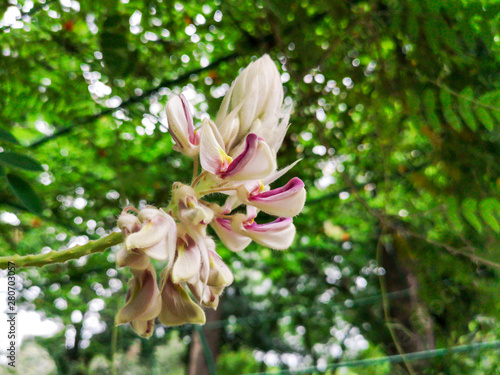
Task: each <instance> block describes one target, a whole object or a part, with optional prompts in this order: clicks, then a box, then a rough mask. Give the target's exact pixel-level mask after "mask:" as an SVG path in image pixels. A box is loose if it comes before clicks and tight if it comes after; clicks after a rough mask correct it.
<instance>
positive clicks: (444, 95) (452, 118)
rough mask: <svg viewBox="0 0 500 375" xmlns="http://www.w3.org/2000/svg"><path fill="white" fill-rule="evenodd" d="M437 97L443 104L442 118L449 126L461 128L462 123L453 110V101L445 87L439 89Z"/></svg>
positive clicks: (456, 128)
mask: <svg viewBox="0 0 500 375" xmlns="http://www.w3.org/2000/svg"><path fill="white" fill-rule="evenodd" d="M439 99H440V100H441V105H442V106H443V115H444V118H445V119H446V121H447V122H448V124H450V126H451V127H452V128H453V129H455V130H457V131H460V130H462V123H461V122H460V119H459V118H458V116H457V115H456V114H455V112H454V111H453V101H452V98H451V94H450V92H449V91H448V90H445V89H443V90H441V91H440V93H439Z"/></svg>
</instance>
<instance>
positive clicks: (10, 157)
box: [0, 152, 43, 172]
mask: <svg viewBox="0 0 500 375" xmlns="http://www.w3.org/2000/svg"><path fill="white" fill-rule="evenodd" d="M0 163H3V164H4V165H7V166H9V167H14V168H20V169H25V170H27V171H35V172H38V171H43V167H42V165H41V164H40V163H39V162H38V161H36V160H35V159H33V158H31V157H29V156H26V155H22V154H18V153H15V152H1V153H0Z"/></svg>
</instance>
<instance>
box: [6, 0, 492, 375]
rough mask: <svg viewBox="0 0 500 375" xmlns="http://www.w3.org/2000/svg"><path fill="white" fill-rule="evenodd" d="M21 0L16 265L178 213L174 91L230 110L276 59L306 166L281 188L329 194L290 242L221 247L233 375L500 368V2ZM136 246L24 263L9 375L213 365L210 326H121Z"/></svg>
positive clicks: (15, 88)
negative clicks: (244, 81) (118, 257)
mask: <svg viewBox="0 0 500 375" xmlns="http://www.w3.org/2000/svg"><path fill="white" fill-rule="evenodd" d="M0 7H1V15H0V19H1V21H0V52H1V54H0V151H1V152H0V181H1V184H0V187H1V188H0V255H4V256H5V255H12V254H21V255H24V254H36V253H41V252H47V251H49V250H59V249H63V248H67V247H71V246H75V245H78V244H84V243H86V242H87V241H89V240H91V239H96V238H100V237H103V236H106V235H107V233H109V232H110V231H112V230H113V228H115V226H116V218H117V215H118V214H119V213H120V211H121V208H122V207H124V206H125V205H127V204H133V205H136V206H138V205H144V204H146V202H147V203H151V204H154V205H156V206H165V205H166V203H167V202H168V199H169V196H170V189H171V185H172V183H173V182H174V181H189V180H190V178H191V173H192V172H191V171H192V165H191V160H189V159H188V158H185V157H183V156H182V155H181V154H179V153H176V152H174V151H173V150H172V145H173V141H172V139H171V137H170V135H169V134H168V132H167V122H166V118H165V114H164V112H163V109H164V105H165V103H166V101H167V99H168V98H169V97H170V96H171V95H173V94H179V93H181V92H182V93H183V94H184V95H185V96H186V98H187V99H188V100H189V102H190V103H191V104H192V106H193V108H194V109H195V118H196V122H197V123H198V124H199V123H201V119H202V118H204V117H210V118H215V115H216V113H217V110H218V107H219V105H220V103H221V101H222V98H223V96H224V94H225V93H226V91H227V89H228V88H229V85H230V84H231V82H232V80H233V79H234V78H236V76H237V74H238V72H239V71H240V69H242V68H243V67H245V66H246V65H247V64H248V63H249V62H251V61H252V60H255V59H256V58H258V57H260V56H262V55H263V54H265V53H268V54H269V55H270V56H271V58H272V59H273V60H274V61H275V62H276V64H277V67H278V69H279V70H280V73H281V77H282V82H283V85H284V88H285V97H286V99H285V102H286V104H293V106H294V112H293V114H292V117H291V126H290V130H289V132H288V134H287V137H286V139H285V141H284V144H283V146H282V148H281V150H280V153H279V158H278V163H279V166H280V167H283V166H286V165H288V164H290V163H291V162H293V161H294V160H296V159H298V158H302V161H301V162H300V163H299V164H298V165H297V166H296V167H295V168H294V169H293V170H292V171H291V172H290V173H289V174H288V175H287V176H285V177H284V178H282V179H281V180H280V181H278V182H277V183H276V186H281V185H283V183H285V182H286V181H288V178H290V177H291V176H294V175H295V176H298V177H300V178H301V179H302V180H303V181H304V182H305V183H306V188H307V191H308V198H307V202H306V207H305V209H304V211H303V213H302V214H301V215H300V216H298V217H297V218H296V220H295V224H296V226H297V236H296V239H295V243H294V245H293V246H292V247H291V248H290V249H289V250H287V251H281V252H280V251H273V250H269V249H266V248H262V247H260V246H258V245H256V244H252V245H251V246H250V247H249V248H247V249H246V250H245V251H244V252H241V253H232V252H230V251H228V250H227V249H224V248H223V246H222V245H221V244H220V243H218V245H219V247H218V251H219V253H220V254H221V255H222V257H223V259H224V261H225V262H226V263H227V264H228V265H229V266H230V268H231V269H232V270H233V272H234V274H235V282H234V284H233V285H232V286H231V287H229V288H227V289H226V292H225V294H224V296H223V298H222V300H221V304H220V307H219V309H218V310H217V311H216V312H210V313H209V315H208V320H209V322H208V324H207V325H206V326H205V328H204V332H205V336H204V337H205V338H206V341H207V344H208V346H209V347H210V349H211V353H212V355H213V360H214V361H213V362H214V367H215V368H216V370H217V373H218V374H235V375H239V374H251V373H258V372H271V373H294V372H295V371H297V370H304V373H327V374H342V375H345V374H407V373H409V374H498V373H499V372H500V365H499V361H498V350H497V351H495V349H491V348H490V349H484V350H481V351H478V350H474V348H477V347H476V346H474V345H476V344H480V343H491V342H496V340H498V339H499V338H500V324H499V318H500V314H499V304H500V300H499V298H498V295H499V293H500V283H499V282H498V277H499V269H500V253H499V244H500V236H499V233H500V215H499V210H500V201H499V189H500V174H499V170H500V164H499V162H498V160H499V156H500V149H499V147H498V146H499V144H500V132H499V123H500V75H499V72H500V61H499V58H500V54H499V52H500V30H499V18H500V17H499V10H500V3H498V2H497V1H489V0H482V1H479V0H461V1H448V0H424V1H420V0H407V1H399V0H361V1H354V0H353V1H349V0H338V1H328V2H327V1H311V0H289V1H284V0H281V1H280V0H267V1H260V0H259V1H247V0H240V1H234V0H228V1H220V0H215V1H214V0H207V1H189V2H188V1H170V0H163V1H162V0H147V1H133V0H130V1H129V0H121V1H118V0H94V1H80V2H79V1H75V0H60V1H50V0H45V1H31V0H26V1H17V0H8V1H7V0H2V1H0ZM117 250H118V248H117V247H115V248H113V249H111V250H107V251H105V252H103V253H100V254H95V255H92V256H88V257H84V258H81V259H79V260H75V261H70V262H67V263H65V264H57V265H51V266H46V267H43V268H30V269H20V270H18V275H19V278H18V281H19V283H18V288H19V289H20V290H21V291H20V296H19V298H18V304H20V305H21V312H20V313H19V316H18V330H19V332H20V334H21V336H22V345H21V349H20V353H19V354H18V363H17V372H16V371H13V370H12V369H9V368H7V366H5V365H6V358H5V356H2V357H1V359H0V362H1V365H0V373H2V374H4V373H5V374H11V373H12V374H17V373H18V374H37V375H45V374H64V375H66V374H69V375H73V374H110V373H111V364H110V363H111V357H112V356H113V352H114V355H115V360H116V363H117V370H118V372H119V373H120V374H174V375H182V374H188V375H199V374H201V375H205V374H208V373H210V374H213V369H212V368H211V366H210V362H211V361H208V364H207V361H206V360H205V356H204V354H203V347H202V345H201V344H200V337H199V336H198V334H196V333H195V331H194V330H193V326H189V325H188V326H182V327H176V328H168V327H162V326H160V325H158V326H157V327H156V332H155V334H154V336H153V337H151V339H149V340H145V339H141V338H139V337H138V336H136V335H135V334H134V332H133V331H132V330H131V329H130V327H128V326H120V327H118V328H117V329H113V319H114V315H115V313H116V312H117V310H118V309H119V308H120V306H122V304H123V302H124V299H125V294H126V283H127V280H128V279H129V277H130V274H129V271H128V270H119V269H116V266H115V254H116V251H117ZM3 275H5V273H3ZM6 285H7V284H6V279H5V278H2V283H1V284H0V286H1V288H0V291H1V292H0V294H1V295H2V297H1V298H0V309H1V310H2V311H4V309H5V301H6ZM3 296H5V298H4V297H3ZM4 318H5V316H4V315H3V316H2V317H0V319H1V321H2V327H4V326H3V324H4V322H5V319H4ZM3 331H4V330H3V328H2V332H3ZM113 334H116V335H117V336H116V337H117V341H116V342H117V345H116V346H114V345H112V336H113ZM3 336H4V335H3V334H2V337H0V344H1V346H2V350H4V347H5V346H6V344H7V341H6V340H7V339H6V337H3ZM458 345H467V347H465V349H463V350H462V351H461V352H460V353H448V354H446V355H442V354H444V353H442V352H439V353H441V354H440V355H439V356H436V355H434V354H433V353H436V352H432V350H433V349H435V348H449V347H456V346H458ZM497 349H498V345H497ZM418 351H424V353H427V354H425V355H423V356H422V357H421V358H418V359H417V360H413V361H411V362H407V363H406V364H405V363H404V362H403V361H402V360H401V357H389V358H387V357H388V356H393V355H398V354H401V353H413V352H418ZM381 357H384V358H385V359H383V360H381V361H379V362H376V363H372V364H370V365H368V363H367V362H355V363H352V362H349V361H353V360H366V359H370V358H381ZM346 362H349V363H350V364H351V365H352V367H345V366H343V365H344V364H345V363H346ZM360 364H363V365H364V366H360ZM339 366H340V367H339ZM280 371H281V372H280ZM287 371H288V372H287Z"/></svg>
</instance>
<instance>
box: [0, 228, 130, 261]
mask: <svg viewBox="0 0 500 375" xmlns="http://www.w3.org/2000/svg"><path fill="white" fill-rule="evenodd" d="M122 242H123V237H122V234H121V233H117V232H113V233H111V234H110V235H109V236H106V237H103V238H100V239H98V240H95V241H89V242H88V243H86V244H85V245H81V246H75V247H72V248H71V249H66V250H60V251H51V252H48V253H46V254H33V255H19V254H16V255H10V256H4V257H0V269H3V270H4V269H7V267H8V265H9V262H10V263H14V264H15V265H16V267H43V266H46V265H49V264H54V263H64V262H66V261H68V260H72V259H79V258H81V257H83V256H85V255H90V254H95V253H102V252H103V251H106V250H107V249H108V248H110V247H111V246H115V245H118V244H120V243H122Z"/></svg>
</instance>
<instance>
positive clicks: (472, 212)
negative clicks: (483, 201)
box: [462, 198, 483, 233]
mask: <svg viewBox="0 0 500 375" xmlns="http://www.w3.org/2000/svg"><path fill="white" fill-rule="evenodd" d="M462 210H463V215H464V217H465V219H466V220H467V221H468V222H469V224H470V225H472V226H473V227H474V229H476V230H477V231H478V232H479V233H482V231H483V225H482V224H481V221H480V220H479V218H478V217H477V215H476V211H477V201H476V200H475V199H473V198H466V199H465V200H464V201H463V202H462Z"/></svg>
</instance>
